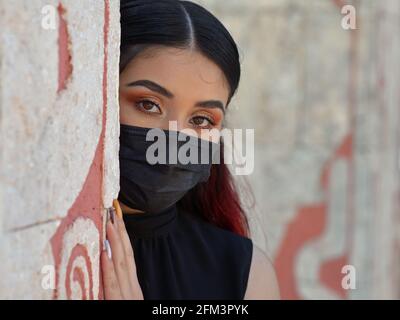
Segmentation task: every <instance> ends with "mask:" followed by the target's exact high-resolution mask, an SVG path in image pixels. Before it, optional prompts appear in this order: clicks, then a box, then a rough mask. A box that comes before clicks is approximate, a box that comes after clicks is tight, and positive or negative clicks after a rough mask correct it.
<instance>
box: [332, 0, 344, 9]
mask: <svg viewBox="0 0 400 320" xmlns="http://www.w3.org/2000/svg"><path fill="white" fill-rule="evenodd" d="M332 2H333V4H334V5H336V6H337V7H339V8H342V7H343V6H345V5H346V3H345V2H344V1H343V0H332Z"/></svg>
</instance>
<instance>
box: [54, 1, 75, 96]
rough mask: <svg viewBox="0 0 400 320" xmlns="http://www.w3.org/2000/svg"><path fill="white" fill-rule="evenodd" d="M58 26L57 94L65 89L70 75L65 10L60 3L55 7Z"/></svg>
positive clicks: (70, 65) (70, 66)
mask: <svg viewBox="0 0 400 320" xmlns="http://www.w3.org/2000/svg"><path fill="white" fill-rule="evenodd" d="M57 10H58V18H59V21H60V25H59V27H58V89H57V93H59V92H60V91H62V90H64V89H65V88H66V83H67V80H68V78H69V77H70V76H71V73H72V64H71V54H70V52H69V47H68V46H69V41H70V40H69V34H68V27H67V22H66V20H65V19H64V13H65V9H64V7H63V6H62V5H61V3H60V4H59V5H58V7H57Z"/></svg>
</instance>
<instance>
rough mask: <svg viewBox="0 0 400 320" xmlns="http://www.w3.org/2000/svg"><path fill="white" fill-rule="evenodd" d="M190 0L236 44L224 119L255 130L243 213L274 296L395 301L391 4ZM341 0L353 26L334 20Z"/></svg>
mask: <svg viewBox="0 0 400 320" xmlns="http://www.w3.org/2000/svg"><path fill="white" fill-rule="evenodd" d="M197 2H198V3H201V4H203V5H205V6H206V8H208V9H209V10H210V11H211V12H213V13H214V14H216V15H217V17H219V18H220V19H221V20H222V21H223V23H224V24H225V25H226V26H227V27H228V29H229V30H230V31H231V33H232V34H233V37H234V38H235V40H236V41H237V42H238V45H239V51H240V54H241V61H242V70H243V74H242V80H241V84H240V87H239V91H238V95H237V97H236V98H235V99H234V100H232V104H231V105H230V111H229V112H228V116H229V121H228V123H229V125H230V126H231V127H234V128H237V127H239V128H254V129H255V141H256V147H255V152H256V156H255V159H256V161H255V171H254V173H253V174H252V175H251V176H249V179H248V180H249V182H250V183H251V185H252V187H253V191H254V194H255V198H256V203H257V206H256V208H255V209H253V210H251V209H249V210H248V212H249V216H250V221H251V223H252V232H253V236H254V239H255V242H256V243H258V244H259V245H260V246H261V247H262V248H264V249H265V250H266V251H268V252H269V254H270V255H271V257H272V258H273V260H274V262H275V267H276V269H277V273H278V277H279V281H280V285H281V290H282V296H283V298H290V299H313V298H332V299H341V298H400V286H399V283H400V282H399V280H400V277H399V275H400V274H399V271H398V265H399V261H400V260H399V257H400V252H399V230H400V224H399V218H400V210H399V194H400V186H399V163H398V159H399V157H398V152H399V147H400V146H399V131H398V128H399V119H400V114H399V112H400V110H399V109H400V107H399V106H400V95H399V90H398V88H399V87H400V66H399V57H400V43H399V38H398V36H397V35H398V34H399V32H400V15H399V11H400V4H399V2H398V1H396V0H383V1H373V0H362V1H341V0H336V1H331V0H326V1H322V0H310V1H309V0H307V1H296V0H284V1H282V0H279V1H278V0H277V1H274V0H256V1H239V0H231V1H218V0H202V1H197ZM344 4H352V5H354V6H355V9H356V23H357V29H356V30H344V29H343V28H342V27H341V19H342V18H343V15H342V14H341V8H342V6H343V5H344ZM244 200H245V202H248V203H249V204H250V203H251V198H250V197H249V196H248V195H247V194H244ZM346 264H351V265H354V267H355V270H356V289H355V290H344V289H343V288H342V286H341V280H342V278H343V277H344V274H342V273H341V268H342V266H343V265H346Z"/></svg>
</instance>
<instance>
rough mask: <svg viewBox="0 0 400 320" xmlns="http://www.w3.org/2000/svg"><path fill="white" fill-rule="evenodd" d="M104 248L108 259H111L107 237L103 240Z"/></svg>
mask: <svg viewBox="0 0 400 320" xmlns="http://www.w3.org/2000/svg"><path fill="white" fill-rule="evenodd" d="M104 248H105V250H106V251H107V256H108V259H110V260H111V258H112V252H111V246H110V242H108V240H107V239H106V240H104Z"/></svg>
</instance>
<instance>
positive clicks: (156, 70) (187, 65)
mask: <svg viewBox="0 0 400 320" xmlns="http://www.w3.org/2000/svg"><path fill="white" fill-rule="evenodd" d="M148 50H151V51H144V52H142V53H141V54H139V55H138V56H136V57H135V58H134V59H133V60H132V61H131V62H130V63H129V64H128V65H127V66H126V67H125V69H124V70H123V72H122V73H121V74H120V85H119V104H120V123H122V124H128V125H133V126H139V127H147V128H161V129H169V121H176V124H177V128H176V130H179V131H181V130H182V129H193V130H195V131H196V133H197V134H200V130H201V129H213V128H215V129H219V130H220V129H221V127H222V121H223V119H224V113H225V108H226V103H227V100H228V95H229V89H228V84H227V82H226V79H225V77H224V74H223V73H222V71H221V69H220V68H219V67H218V66H217V65H216V64H215V63H213V62H212V61H211V60H209V59H207V58H206V57H205V56H203V55H202V54H201V53H199V52H197V51H189V50H183V49H175V48H169V47H168V48H166V47H161V48H160V47H157V48H156V50H155V49H154V48H151V49H148ZM149 53H150V54H149Z"/></svg>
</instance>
